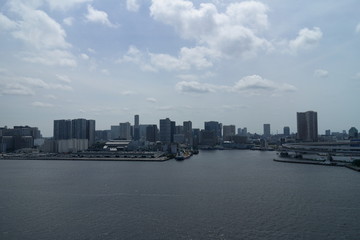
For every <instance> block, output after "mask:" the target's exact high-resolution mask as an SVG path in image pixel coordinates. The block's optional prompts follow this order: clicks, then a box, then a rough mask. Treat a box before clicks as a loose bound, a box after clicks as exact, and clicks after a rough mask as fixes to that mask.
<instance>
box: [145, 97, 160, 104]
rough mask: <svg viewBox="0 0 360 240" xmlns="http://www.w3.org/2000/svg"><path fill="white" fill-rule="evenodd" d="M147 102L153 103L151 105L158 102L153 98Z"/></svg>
mask: <svg viewBox="0 0 360 240" xmlns="http://www.w3.org/2000/svg"><path fill="white" fill-rule="evenodd" d="M146 101H148V102H151V103H156V102H157V100H156V98H152V97H149V98H147V99H146Z"/></svg>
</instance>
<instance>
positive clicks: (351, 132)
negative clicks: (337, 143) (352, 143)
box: [349, 127, 359, 139]
mask: <svg viewBox="0 0 360 240" xmlns="http://www.w3.org/2000/svg"><path fill="white" fill-rule="evenodd" d="M358 137H359V132H358V130H357V129H356V128H355V127H351V128H350V129H349V139H354V138H358Z"/></svg>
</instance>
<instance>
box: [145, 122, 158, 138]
mask: <svg viewBox="0 0 360 240" xmlns="http://www.w3.org/2000/svg"><path fill="white" fill-rule="evenodd" d="M157 134H158V128H157V126H156V125H147V126H146V141H148V142H156V141H157Z"/></svg>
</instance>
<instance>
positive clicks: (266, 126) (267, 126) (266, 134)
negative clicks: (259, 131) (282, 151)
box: [264, 123, 271, 137]
mask: <svg viewBox="0 0 360 240" xmlns="http://www.w3.org/2000/svg"><path fill="white" fill-rule="evenodd" d="M270 135H271V134H270V124H268V123H265V124H264V137H270Z"/></svg>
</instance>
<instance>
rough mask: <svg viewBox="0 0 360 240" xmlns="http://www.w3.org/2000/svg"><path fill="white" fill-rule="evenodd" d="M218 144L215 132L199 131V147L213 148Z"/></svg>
mask: <svg viewBox="0 0 360 240" xmlns="http://www.w3.org/2000/svg"><path fill="white" fill-rule="evenodd" d="M217 144H218V136H217V134H216V132H215V131H211V130H201V131H200V145H204V146H208V147H214V146H215V145H217Z"/></svg>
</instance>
